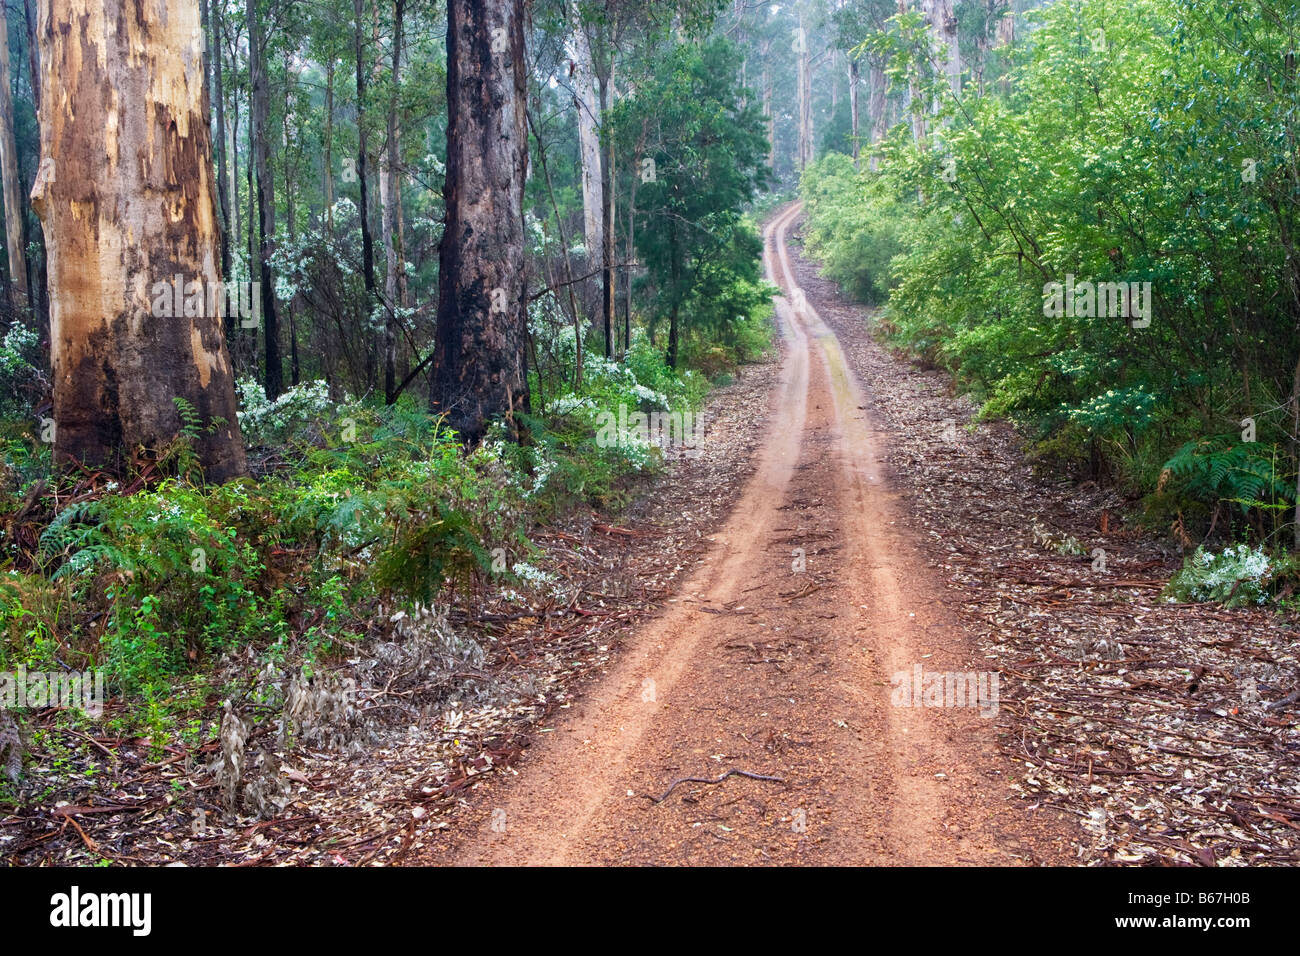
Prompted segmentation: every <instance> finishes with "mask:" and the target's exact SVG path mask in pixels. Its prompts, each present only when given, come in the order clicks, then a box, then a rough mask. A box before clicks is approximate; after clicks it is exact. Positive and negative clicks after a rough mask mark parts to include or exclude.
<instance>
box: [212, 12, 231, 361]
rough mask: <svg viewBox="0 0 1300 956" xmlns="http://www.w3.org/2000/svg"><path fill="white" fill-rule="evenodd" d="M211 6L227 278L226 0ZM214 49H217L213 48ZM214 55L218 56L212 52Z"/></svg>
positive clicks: (224, 272)
mask: <svg viewBox="0 0 1300 956" xmlns="http://www.w3.org/2000/svg"><path fill="white" fill-rule="evenodd" d="M210 2H211V5H212V41H211V47H210V53H209V57H208V58H209V60H210V61H211V63H210V65H211V69H212V74H213V83H214V85H215V87H216V88H215V90H214V95H215V97H216V101H217V102H216V119H217V129H216V134H215V137H214V142H213V145H214V148H215V152H216V158H217V204H218V207H219V208H220V211H221V275H222V276H223V277H225V278H226V279H229V278H230V231H231V225H230V188H229V184H230V180H229V175H228V173H227V170H226V83H225V76H224V73H225V70H224V69H223V60H224V59H225V57H224V55H223V54H222V52H221V51H222V37H223V35H224V34H225V26H224V23H223V20H222V13H223V10H222V7H223V6H224V5H225V0H210ZM212 48H215V49H212ZM213 54H215V55H213ZM233 332H234V319H233V317H231V316H228V317H227V320H226V335H227V338H229V337H230V336H231V335H232V334H233Z"/></svg>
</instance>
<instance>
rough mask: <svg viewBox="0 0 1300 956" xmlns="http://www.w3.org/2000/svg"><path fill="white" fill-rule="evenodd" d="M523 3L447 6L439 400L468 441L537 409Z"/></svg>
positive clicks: (476, 1) (506, 0)
mask: <svg viewBox="0 0 1300 956" xmlns="http://www.w3.org/2000/svg"><path fill="white" fill-rule="evenodd" d="M522 4H523V0H451V2H450V3H449V4H448V8H447V113H448V121H447V176H446V184H445V186H444V192H443V195H444V200H445V203H446V207H447V226H446V229H445V231H444V233H443V238H442V243H441V245H440V247H439V263H440V271H439V275H438V328H437V338H436V343H435V346H434V365H433V375H432V377H431V383H430V395H429V401H430V407H431V408H432V410H433V411H434V412H435V413H438V414H444V415H446V423H447V425H448V426H449V427H451V428H454V429H455V430H456V431H457V432H459V433H460V436H461V438H462V440H464V441H465V442H466V443H471V442H476V441H478V440H479V439H480V438H482V437H483V434H484V432H485V431H486V430H487V426H488V422H489V420H490V419H492V418H496V417H498V416H505V417H506V419H507V420H508V421H510V422H513V415H514V413H515V412H516V411H521V410H526V409H527V408H528V386H527V377H526V374H525V366H524V343H525V330H526V322H527V303H526V294H527V290H526V287H525V284H524V216H523V198H524V197H523V193H524V173H525V168H526V165H527V146H528V142H527V118H526V114H525V112H524V110H525V106H526V96H527V87H526V72H525V69H524V18H523V5H522Z"/></svg>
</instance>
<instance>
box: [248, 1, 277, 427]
mask: <svg viewBox="0 0 1300 956" xmlns="http://www.w3.org/2000/svg"><path fill="white" fill-rule="evenodd" d="M247 9H248V47H249V49H248V66H249V72H250V74H251V76H250V80H251V83H250V85H251V87H252V92H251V93H250V96H251V97H252V102H251V103H250V104H249V105H250V107H251V112H252V121H253V122H252V136H253V142H252V143H251V144H250V146H251V148H252V150H253V167H254V172H255V174H256V176H257V213H258V222H259V225H260V229H259V232H260V236H259V242H258V246H257V258H258V260H259V266H260V275H261V279H262V283H261V293H262V331H263V339H264V342H265V345H264V346H263V348H264V351H265V359H266V378H265V379H264V381H265V386H266V397H267V398H269V399H271V400H272V401H275V399H276V398H278V397H279V396H280V392H282V391H283V390H284V368H283V366H282V363H281V361H280V322H279V318H278V316H277V315H276V307H275V276H274V275H273V273H272V270H271V254H272V253H273V252H274V251H275V178H274V173H273V172H272V170H271V160H270V151H271V144H270V140H269V131H268V129H267V127H268V126H269V125H270V113H271V97H270V93H269V91H268V90H267V68H266V40H265V37H264V36H263V35H262V16H261V10H260V9H259V0H248V8H247Z"/></svg>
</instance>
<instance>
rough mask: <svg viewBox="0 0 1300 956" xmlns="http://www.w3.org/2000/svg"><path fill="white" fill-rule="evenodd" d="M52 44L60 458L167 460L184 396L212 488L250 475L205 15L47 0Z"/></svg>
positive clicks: (43, 38)
mask: <svg viewBox="0 0 1300 956" xmlns="http://www.w3.org/2000/svg"><path fill="white" fill-rule="evenodd" d="M37 34H38V38H39V42H40V62H41V68H42V71H43V76H42V77H41V83H40V88H41V109H40V121H41V122H40V126H41V163H40V170H39V173H38V174H37V179H36V184H35V187H34V188H33V190H32V202H33V205H34V206H35V208H36V211H37V213H38V215H39V216H40V218H41V222H42V225H43V227H44V231H45V244H46V249H47V251H48V269H49V289H50V353H51V361H52V365H53V376H54V420H55V445H54V451H55V458H56V460H57V461H58V462H60V463H61V464H62V465H64V466H67V465H71V464H73V463H83V464H86V465H90V466H94V467H99V468H107V469H110V470H115V469H118V468H120V467H121V465H122V461H123V456H124V453H128V454H129V453H130V452H132V451H134V450H135V449H137V448H141V447H142V448H144V449H145V450H146V451H147V452H149V451H156V450H158V449H161V448H162V447H164V446H166V445H167V444H168V443H170V442H171V441H173V440H174V439H175V438H176V437H177V436H178V434H180V433H181V431H182V428H183V419H182V417H181V414H180V411H179V410H178V407H177V403H176V401H175V400H176V399H178V398H179V399H183V400H184V401H185V402H186V403H188V404H189V405H190V406H192V408H193V410H194V411H195V412H196V413H197V414H198V416H199V419H200V422H201V426H202V427H201V428H200V430H199V431H200V433H199V434H198V436H197V437H196V449H195V450H196V452H197V454H198V457H199V462H200V464H201V465H202V466H203V468H204V471H205V474H206V475H207V477H208V478H209V480H214V481H224V480H226V479H229V478H232V477H235V476H237V475H240V474H243V473H244V472H245V470H246V466H245V460H244V447H243V443H242V441H241V438H240V434H239V426H238V422H237V419H236V417H235V410H236V406H235V391H234V379H233V376H232V373H231V366H230V360H229V357H228V356H227V354H226V346H225V341H224V338H223V336H222V328H221V317H220V315H219V314H216V313H217V310H216V309H214V308H212V305H213V304H214V303H215V302H216V300H217V298H218V296H217V294H216V293H217V292H218V291H219V290H220V289H221V286H220V281H221V274H220V270H219V257H220V239H219V227H218V222H217V213H216V204H215V200H214V187H215V183H214V182H213V173H212V143H211V140H210V137H209V132H208V127H207V124H206V122H205V121H204V118H205V115H206V114H205V106H206V102H205V101H206V98H207V91H206V84H205V82H204V79H205V78H204V75H203V55H202V54H203V31H202V29H201V26H200V19H199V8H198V2H197V0H136V2H133V3H131V4H129V5H124V4H121V3H118V2H114V0H41V3H40V10H39V21H38V26H37ZM178 276H179V277H180V279H179V280H177V278H176V277H178ZM178 281H179V283H180V287H181V290H182V292H183V293H185V295H184V296H183V298H181V297H172V298H171V301H170V307H167V308H162V309H160V308H159V307H158V306H159V301H160V299H161V298H162V297H159V296H158V295H157V287H158V284H159V283H168V284H173V283H176V282H178ZM178 298H180V301H177V299H178ZM160 312H161V313H163V314H158V313H160Z"/></svg>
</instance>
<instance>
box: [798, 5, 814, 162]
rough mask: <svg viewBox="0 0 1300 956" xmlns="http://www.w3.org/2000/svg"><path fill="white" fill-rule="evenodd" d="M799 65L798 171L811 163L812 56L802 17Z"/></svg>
mask: <svg viewBox="0 0 1300 956" xmlns="http://www.w3.org/2000/svg"><path fill="white" fill-rule="evenodd" d="M799 38H800V44H799V50H798V56H799V63H798V75H797V82H798V84H799V171H800V172H803V170H804V168H805V167H807V165H808V164H809V163H811V162H812V161H813V145H812V138H813V128H812V54H811V53H809V49H810V47H811V44H809V43H808V33H807V31H806V30H805V29H804V26H803V15H802V14H800V17H799Z"/></svg>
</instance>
